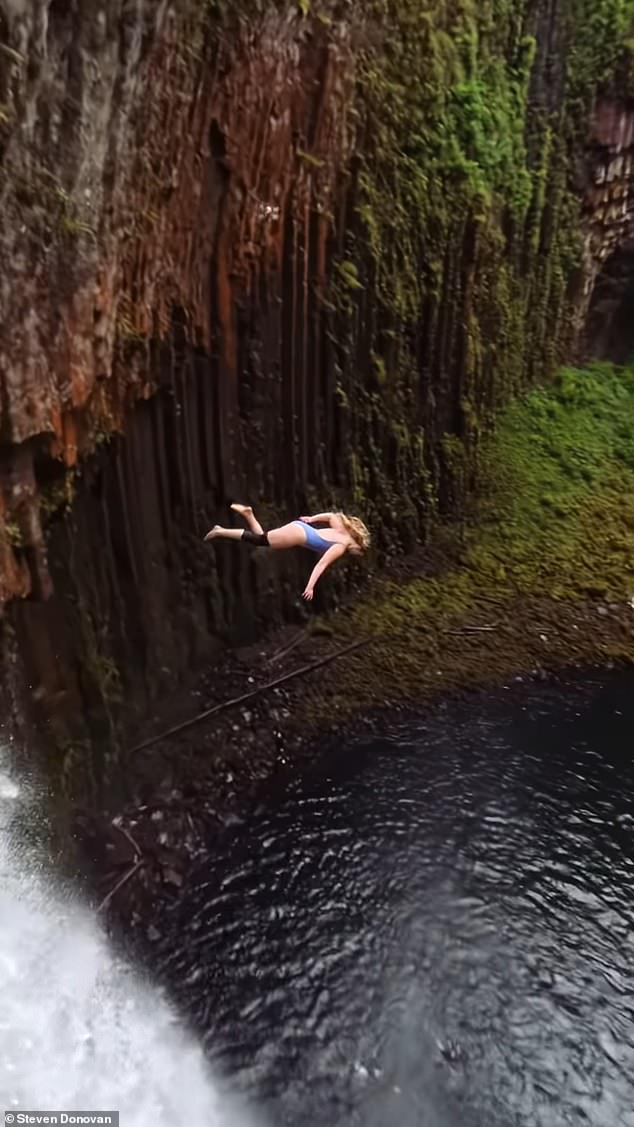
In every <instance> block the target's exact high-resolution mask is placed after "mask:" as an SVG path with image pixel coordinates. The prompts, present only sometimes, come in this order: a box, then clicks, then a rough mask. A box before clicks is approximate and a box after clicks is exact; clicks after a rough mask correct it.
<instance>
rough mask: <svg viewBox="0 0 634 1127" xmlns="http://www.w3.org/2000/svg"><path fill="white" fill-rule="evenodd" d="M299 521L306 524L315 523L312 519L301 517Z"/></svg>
mask: <svg viewBox="0 0 634 1127" xmlns="http://www.w3.org/2000/svg"><path fill="white" fill-rule="evenodd" d="M299 519H300V520H303V522H304V524H312V523H313V518H312V517H300V518H299Z"/></svg>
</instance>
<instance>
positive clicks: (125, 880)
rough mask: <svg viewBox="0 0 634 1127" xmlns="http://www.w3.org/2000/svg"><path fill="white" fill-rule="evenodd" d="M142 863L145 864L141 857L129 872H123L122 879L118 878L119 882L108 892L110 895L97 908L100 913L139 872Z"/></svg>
mask: <svg viewBox="0 0 634 1127" xmlns="http://www.w3.org/2000/svg"><path fill="white" fill-rule="evenodd" d="M142 864H143V859H142V858H141V859H140V860H138V861H135V862H134V865H132V866H131V867H130V868H129V869H128V871H127V873H124V874H123V876H122V877H121V880H118V881H117V883H116V884H115V886H114V888H111V889H110V892H109V893H108V895H107V896H104V898H103V900H102V901H101V904H100V905H99V907H98V908H97V912H98V913H99V912H102V911H103V909H104V908H105V907H106V905H107V904H109V903H110V901H111V900H112V897H113V896H114V894H115V893H116V892H118V891H119V889H120V888H123V886H124V884H127V883H128V881H129V880H131V879H132V877H133V876H134V874H135V873H136V872H137V870H138V869H140V868H141V865H142Z"/></svg>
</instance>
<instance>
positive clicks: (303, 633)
mask: <svg viewBox="0 0 634 1127" xmlns="http://www.w3.org/2000/svg"><path fill="white" fill-rule="evenodd" d="M306 637H308V630H299V631H298V633H297V634H296V636H295V637H294V638H293V641H292V642H290V643H289V645H287V646H282V648H281V649H280V650H276V652H275V653H274V654H273V656H272V657H270V658H269V659H268V661H267V662H265V665H273V663H274V662H276V661H280V659H281V658H283V657H286V656H287V654H289V653H290V652H291V650H294V649H295V646H298V645H299V643H300V642H302V641H303V640H304V638H306Z"/></svg>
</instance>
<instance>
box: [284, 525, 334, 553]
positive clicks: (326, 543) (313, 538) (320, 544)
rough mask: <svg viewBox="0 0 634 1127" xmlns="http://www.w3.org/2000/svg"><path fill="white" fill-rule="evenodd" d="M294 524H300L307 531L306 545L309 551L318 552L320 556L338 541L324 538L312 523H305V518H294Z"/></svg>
mask: <svg viewBox="0 0 634 1127" xmlns="http://www.w3.org/2000/svg"><path fill="white" fill-rule="evenodd" d="M293 524H298V525H299V527H300V528H303V530H304V532H305V533H306V547H307V548H308V549H309V551H311V552H317V553H318V554H319V555H320V556H323V554H324V552H327V551H328V549H329V548H332V546H333V544H336V543H337V541H336V540H324V538H323V536H320V535H319V533H318V532H315V529H314V528H312V527H311V525H310V524H305V523H304V521H303V520H294V521H293Z"/></svg>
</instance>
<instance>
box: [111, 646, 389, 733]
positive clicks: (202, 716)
mask: <svg viewBox="0 0 634 1127" xmlns="http://www.w3.org/2000/svg"><path fill="white" fill-rule="evenodd" d="M369 642H370V639H369V638H363V639H362V640H361V641H360V642H352V644H351V645H349V646H344V648H343V649H342V650H336V651H335V653H332V654H328V655H327V656H326V657H322V658H320V659H319V661H313V662H311V664H310V665H303V666H302V667H301V669H293V670H292V672H291V673H285V674H284V676H283V677H276V679H275V680H274V681H267V683H266V684H265V685H260V687H259V688H257V689H252V690H251V692H249V693H243V694H242V696H239V697H233V698H232V699H231V700H225V701H222V703H221V704H216V705H214V707H213V708H207V709H205V711H204V712H199V713H198V715H197V716H193V717H192V718H191V720H184V721H183V723H182V724H176V725H175V727H173V728H168V729H167V730H166V731H164V732H159V733H158V735H156V736H150V738H149V739H148V740H144V741H143V743H140V744H137V745H136V747H132V748H130V751H129V754H130V755H133V754H134V753H135V752H136V751H144V750H145V748H146V747H151V746H152V744H156V743H158V742H159V740H164V739H167V738H168V737H169V736H176V735H178V733H179V732H184V731H185V729H186V728H193V726H194V724H200V723H201V721H202V720H208V719H209V717H210V716H215V715H216V714H217V713H218V712H223V711H224V710H225V709H226V708H233V707H234V706H235V705H237V704H244V702H245V701H247V700H251V699H252V698H253V697H257V696H259V695H260V693H266V692H268V691H269V689H275V688H277V686H278V685H283V684H285V682H286V681H292V680H293V678H294V677H302V676H303V675H304V674H305V673H312V671H313V670H314V669H320V668H321V667H322V666H323V665H328V664H329V663H330V662H331V661H336V660H337V658H339V657H343V656H344V654H348V653H352V651H353V650H358V649H360V647H361V646H367V645H368V643H369Z"/></svg>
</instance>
